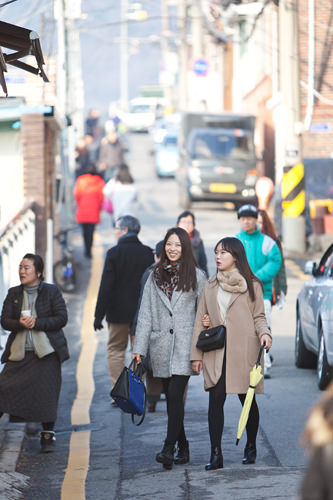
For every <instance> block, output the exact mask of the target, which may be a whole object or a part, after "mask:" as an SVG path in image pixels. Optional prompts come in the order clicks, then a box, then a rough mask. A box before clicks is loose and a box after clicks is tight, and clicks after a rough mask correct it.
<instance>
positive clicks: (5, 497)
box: [0, 414, 29, 500]
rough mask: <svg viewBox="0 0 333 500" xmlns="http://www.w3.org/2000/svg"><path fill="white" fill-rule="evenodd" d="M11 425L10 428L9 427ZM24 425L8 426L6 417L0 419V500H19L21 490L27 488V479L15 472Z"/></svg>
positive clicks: (23, 434)
mask: <svg viewBox="0 0 333 500" xmlns="http://www.w3.org/2000/svg"><path fill="white" fill-rule="evenodd" d="M11 425H12V426H11ZM24 429H25V424H10V423H9V417H8V415H6V414H5V415H3V416H2V417H1V418H0V467H1V472H0V499H1V500H16V499H19V498H21V496H22V491H21V490H22V489H23V488H26V487H27V486H28V481H29V478H28V476H25V475H24V474H20V473H19V472H15V469H16V462H17V460H18V457H19V454H20V451H21V447H22V442H23V439H24V436H25V431H24Z"/></svg>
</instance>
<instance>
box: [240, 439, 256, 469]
mask: <svg viewBox="0 0 333 500" xmlns="http://www.w3.org/2000/svg"><path fill="white" fill-rule="evenodd" d="M256 458H257V448H256V445H255V444H253V443H248V444H247V445H246V446H245V449H244V457H243V459H242V463H243V464H244V465H248V464H254V463H255V461H256Z"/></svg>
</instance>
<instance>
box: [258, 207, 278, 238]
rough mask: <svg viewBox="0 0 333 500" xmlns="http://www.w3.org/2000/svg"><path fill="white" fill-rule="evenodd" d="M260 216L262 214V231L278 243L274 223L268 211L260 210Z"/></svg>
mask: <svg viewBox="0 0 333 500" xmlns="http://www.w3.org/2000/svg"><path fill="white" fill-rule="evenodd" d="M258 214H260V215H261V218H262V225H261V230H260V231H261V232H262V233H263V234H267V236H270V237H271V238H273V240H274V241H278V237H277V236H276V232H275V228H274V224H273V221H272V220H271V219H270V217H269V215H268V213H267V212H266V210H263V209H260V210H258Z"/></svg>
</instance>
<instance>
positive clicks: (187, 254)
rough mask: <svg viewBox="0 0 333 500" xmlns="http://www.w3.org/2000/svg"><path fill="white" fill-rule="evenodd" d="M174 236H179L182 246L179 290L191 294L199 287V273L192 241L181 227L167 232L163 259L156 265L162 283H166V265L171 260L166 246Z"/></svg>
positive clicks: (162, 253) (162, 252)
mask: <svg viewBox="0 0 333 500" xmlns="http://www.w3.org/2000/svg"><path fill="white" fill-rule="evenodd" d="M173 234H175V235H176V236H178V238H179V240H180V244H181V246H182V255H181V258H180V261H179V264H180V265H179V281H178V287H177V290H182V291H183V292H189V291H190V290H191V288H192V290H196V289H197V285H198V284H197V273H196V269H195V268H196V266H197V262H196V260H195V257H194V254H193V250H192V243H191V239H190V237H189V235H188V234H187V232H186V231H185V230H184V229H181V228H180V227H172V228H171V229H169V230H168V231H167V233H166V235H165V238H164V240H163V246H162V251H161V259H160V261H159V262H158V263H157V264H156V267H158V269H159V274H160V276H161V279H162V281H166V280H167V279H168V274H167V272H166V270H165V264H166V263H169V259H168V257H167V255H166V251H165V245H166V242H167V241H168V239H169V238H170V236H172V235H173Z"/></svg>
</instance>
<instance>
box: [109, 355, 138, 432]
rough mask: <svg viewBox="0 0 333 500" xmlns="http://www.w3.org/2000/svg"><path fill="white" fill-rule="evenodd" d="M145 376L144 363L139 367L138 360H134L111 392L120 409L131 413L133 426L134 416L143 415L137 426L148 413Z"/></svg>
mask: <svg viewBox="0 0 333 500" xmlns="http://www.w3.org/2000/svg"><path fill="white" fill-rule="evenodd" d="M143 374H144V367H143V366H142V363H140V364H138V365H137V363H136V359H133V361H132V362H131V364H130V365H129V367H127V366H125V368H124V369H123V371H122V372H121V374H120V375H119V377H118V380H117V381H116V383H115V385H114V387H113V388H112V390H111V392H110V395H111V397H112V398H113V399H114V400H115V402H116V403H117V405H118V406H119V408H121V409H122V410H123V411H124V412H125V413H131V415H132V422H133V424H134V423H135V421H134V415H141V419H140V421H139V422H138V423H137V424H136V425H141V424H142V422H143V420H144V418H145V413H146V387H145V384H144V382H143V380H142V377H143Z"/></svg>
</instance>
